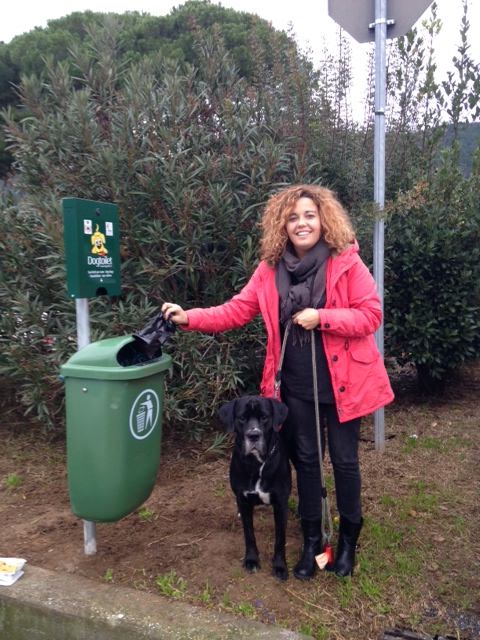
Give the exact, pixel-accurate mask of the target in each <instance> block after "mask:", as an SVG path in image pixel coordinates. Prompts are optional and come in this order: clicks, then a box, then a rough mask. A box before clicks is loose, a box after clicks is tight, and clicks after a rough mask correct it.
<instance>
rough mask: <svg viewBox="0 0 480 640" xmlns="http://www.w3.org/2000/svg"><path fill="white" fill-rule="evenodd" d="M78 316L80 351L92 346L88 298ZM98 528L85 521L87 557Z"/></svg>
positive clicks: (79, 306) (94, 549)
mask: <svg viewBox="0 0 480 640" xmlns="http://www.w3.org/2000/svg"><path fill="white" fill-rule="evenodd" d="M75 311H76V314H77V346H78V350H79V351H80V349H83V347H86V346H87V344H90V315H89V312H88V298H76V299H75ZM96 534H97V528H96V524H95V522H89V521H88V520H84V521H83V544H84V547H83V548H84V551H85V555H87V556H93V555H95V554H96V553H97V536H96Z"/></svg>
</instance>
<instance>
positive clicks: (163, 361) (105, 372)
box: [60, 336, 172, 380]
mask: <svg viewBox="0 0 480 640" xmlns="http://www.w3.org/2000/svg"><path fill="white" fill-rule="evenodd" d="M133 342H134V339H133V338H132V336H120V337H117V338H107V339H106V340H99V341H98V342H92V343H90V344H88V345H87V346H86V347H83V349H80V351H77V352H76V353H74V354H73V356H72V357H71V358H70V359H69V360H68V361H67V362H66V363H65V364H64V365H62V366H61V368H60V372H61V374H62V375H63V376H65V377H66V378H67V377H70V378H93V379H96V380H136V379H138V378H146V377H148V376H151V375H153V374H155V373H159V372H161V371H167V369H171V367H172V358H171V357H170V356H169V355H168V354H165V353H164V354H162V355H161V356H160V357H159V358H155V359H153V360H148V361H147V362H142V363H141V364H135V365H130V366H122V365H121V364H119V362H118V358H117V356H118V353H119V352H120V350H121V349H122V347H124V346H125V345H127V344H129V343H133Z"/></svg>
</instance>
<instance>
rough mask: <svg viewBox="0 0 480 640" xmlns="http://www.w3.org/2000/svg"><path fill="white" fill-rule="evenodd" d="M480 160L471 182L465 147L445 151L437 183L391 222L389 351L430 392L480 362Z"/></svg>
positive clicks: (417, 192) (412, 196)
mask: <svg viewBox="0 0 480 640" xmlns="http://www.w3.org/2000/svg"><path fill="white" fill-rule="evenodd" d="M479 160H480V154H477V158H476V161H477V162H476V165H475V170H474V172H473V173H472V175H471V176H470V177H469V178H464V176H463V175H462V174H461V173H460V172H459V170H458V148H455V147H454V148H453V149H452V150H450V151H447V152H444V155H443V159H442V164H441V166H440V167H439V169H438V170H437V172H436V174H435V175H434V177H433V178H432V180H431V182H430V183H426V182H423V183H419V184H418V185H417V186H416V187H415V188H414V189H412V190H411V191H409V192H407V193H405V194H403V195H402V196H401V197H399V199H398V200H397V202H396V203H395V205H394V206H393V207H392V209H391V210H390V212H389V216H388V221H387V225H386V241H385V286H386V296H385V308H386V310H387V311H386V313H387V316H386V324H385V336H386V345H387V351H388V353H389V355H392V356H396V357H397V359H398V360H399V362H400V363H407V362H413V363H414V364H415V366H416V368H417V372H418V381H419V385H420V388H421V389H422V390H423V391H426V392H435V391H439V390H441V389H442V388H443V387H444V385H445V384H446V383H447V381H448V378H449V376H450V375H451V374H452V372H453V371H455V369H457V368H458V366H459V365H461V364H462V363H463V362H465V361H466V360H468V359H472V358H477V357H479V356H480V284H479V283H480V206H479V202H480V172H479V169H480V165H479Z"/></svg>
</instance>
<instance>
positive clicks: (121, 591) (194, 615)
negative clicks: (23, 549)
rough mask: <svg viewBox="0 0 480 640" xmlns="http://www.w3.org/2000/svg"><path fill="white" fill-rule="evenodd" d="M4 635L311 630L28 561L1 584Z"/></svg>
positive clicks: (57, 637)
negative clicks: (21, 571)
mask: <svg viewBox="0 0 480 640" xmlns="http://www.w3.org/2000/svg"><path fill="white" fill-rule="evenodd" d="M0 637H1V638H5V640H7V639H8V640H92V639H93V638H95V640H241V639H245V640H247V639H249V640H257V639H258V640H301V639H303V640H306V639H307V638H310V636H305V635H302V634H298V633H295V632H293V631H288V630H286V629H281V628H279V627H274V626H267V625H264V624H262V623H260V622H255V621H250V620H243V619H241V618H235V617H234V616H231V615H228V614H224V613H218V612H215V611H210V610H206V609H201V608H197V607H194V606H191V605H187V604H183V603H180V602H172V601H170V600H167V599H165V598H162V597H161V596H156V595H154V594H151V593H146V592H142V591H135V590H134V589H127V588H122V587H117V586H115V585H106V584H100V583H96V582H93V581H91V580H87V579H86V578H81V577H78V576H74V575H71V574H67V575H65V574H58V573H55V572H53V571H48V570H46V569H41V568H39V567H32V566H30V565H27V566H26V567H25V575H24V576H23V577H22V578H20V580H18V582H16V583H15V584H14V585H12V586H10V587H0Z"/></svg>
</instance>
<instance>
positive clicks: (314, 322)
mask: <svg viewBox="0 0 480 640" xmlns="http://www.w3.org/2000/svg"><path fill="white" fill-rule="evenodd" d="M292 322H293V324H298V325H300V326H301V327H303V328H304V329H306V330H307V331H309V330H310V329H315V328H316V327H318V325H319V324H320V318H319V315H318V309H310V308H308V309H302V311H297V313H296V314H295V315H294V316H293V317H292Z"/></svg>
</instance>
